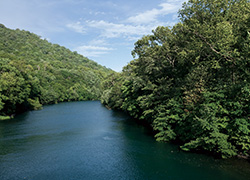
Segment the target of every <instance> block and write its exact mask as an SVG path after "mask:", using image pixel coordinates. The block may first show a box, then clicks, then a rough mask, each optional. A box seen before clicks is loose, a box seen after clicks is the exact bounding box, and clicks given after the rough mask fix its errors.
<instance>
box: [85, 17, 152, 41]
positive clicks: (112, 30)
mask: <svg viewBox="0 0 250 180" xmlns="http://www.w3.org/2000/svg"><path fill="white" fill-rule="evenodd" d="M86 23H87V26H89V27H91V28H96V29H99V30H101V36H102V37H105V38H117V37H121V36H122V37H124V38H130V37H131V36H135V35H136V36H138V35H139V36H142V35H144V34H148V33H149V32H150V31H151V30H152V27H151V26H145V25H144V26H142V25H130V24H116V23H111V22H106V21H103V20H101V21H87V22H86Z"/></svg>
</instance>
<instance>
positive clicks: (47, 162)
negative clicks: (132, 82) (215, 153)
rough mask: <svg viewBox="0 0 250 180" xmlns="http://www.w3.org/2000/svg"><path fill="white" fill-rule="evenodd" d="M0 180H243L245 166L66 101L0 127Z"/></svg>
mask: <svg viewBox="0 0 250 180" xmlns="http://www.w3.org/2000/svg"><path fill="white" fill-rule="evenodd" d="M0 179H1V180H7V179H9V180H15V179H17V180H21V179H30V180H50V179H51V180H64V179H65V180H71V179H75V180H81V179H93V180H99V179H108V180H110V179H114V180H119V179H131V180H133V179H138V180H140V179H143V180H146V179H157V180H159V179H165V180H168V179H169V180H183V179H190V180H196V179H197V180H201V179H202V180H204V179H208V180H209V179H211V180H217V179H218V180H246V179H250V163H249V162H247V161H245V160H239V159H230V160H218V159H214V158H213V157H210V156H206V155H201V154H194V153H186V152H182V151H180V150H179V149H178V147H177V146H176V145H172V144H167V143H160V142H156V141H155V139H154V138H153V137H152V135H151V134H150V132H149V131H148V130H147V128H145V127H142V126H140V125H138V124H136V123H135V122H134V121H133V119H132V118H130V117H129V116H127V115H126V114H124V113H121V112H117V111H112V110H108V109H106V108H105V107H104V106H103V105H101V103H100V102H99V101H85V102H69V103H60V104H56V105H49V106H45V107H44V109H43V110H39V111H31V112H27V113H24V114H21V115H18V116H17V117H15V118H14V119H12V120H8V121H1V122H0Z"/></svg>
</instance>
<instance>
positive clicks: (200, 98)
mask: <svg viewBox="0 0 250 180" xmlns="http://www.w3.org/2000/svg"><path fill="white" fill-rule="evenodd" d="M179 20H180V22H179V23H177V24H176V25H175V26H173V27H158V28H156V29H155V30H153V32H152V34H151V35H147V36H144V37H142V38H141V39H140V40H138V41H137V42H136V43H135V47H134V50H133V52H132V55H133V56H134V58H135V59H134V60H133V61H131V62H130V64H129V65H127V66H126V67H124V69H123V72H122V73H120V74H119V75H114V76H111V77H110V78H109V80H108V81H106V90H105V91H104V94H103V96H102V102H103V103H104V104H106V105H108V106H109V107H111V108H116V109H122V110H124V111H126V112H128V113H129V114H130V115H131V116H133V117H135V118H137V119H139V120H140V121H143V122H147V123H149V124H151V126H152V128H153V130H154V131H155V137H156V139H157V140H158V141H165V142H170V141H171V142H178V143H179V144H180V148H181V149H182V150H185V151H192V150H195V151H205V152H207V153H212V154H214V155H217V156H220V157H223V158H227V157H232V156H236V155H239V154H240V155H245V156H249V154H250V116H249V114H250V102H249V100H250V2H249V0H189V1H188V2H187V3H184V4H183V8H182V9H181V10H179Z"/></svg>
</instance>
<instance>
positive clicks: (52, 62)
mask: <svg viewBox="0 0 250 180" xmlns="http://www.w3.org/2000/svg"><path fill="white" fill-rule="evenodd" d="M113 72H114V71H112V70H111V69H108V68H106V67H103V66H101V65H99V64H97V63H96V62H94V61H92V60H89V59H88V58H86V57H84V56H82V55H80V54H78V53H77V52H72V51H70V50H69V49H67V48H65V47H62V46H59V45H57V44H52V43H49V42H48V41H47V40H44V39H41V37H39V36H38V35H36V34H33V33H30V32H29V31H24V30H19V29H17V30H11V29H8V28H6V27H5V26H4V25H2V24H0V119H1V117H2V118H3V116H7V115H13V114H16V113H19V112H23V111H26V110H29V109H39V108H41V106H42V105H43V104H52V103H57V102H63V101H77V100H93V99H99V97H100V95H101V93H102V87H101V84H102V81H103V80H104V79H105V78H106V77H107V76H108V75H109V74H112V73H113Z"/></svg>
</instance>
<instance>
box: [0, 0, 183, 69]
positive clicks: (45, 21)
mask: <svg viewBox="0 0 250 180" xmlns="http://www.w3.org/2000/svg"><path fill="white" fill-rule="evenodd" d="M184 1H185V0H0V23H2V24H4V25H5V26H6V27H8V28H11V29H16V28H19V29H24V30H28V31H30V32H33V33H35V34H38V35H40V36H41V37H42V38H46V39H47V40H48V41H49V42H51V43H56V44H59V45H62V46H65V47H66V48H69V49H70V50H72V51H77V52H78V53H80V54H82V55H84V56H86V57H88V58H89V59H92V60H94V61H96V62H97V63H99V64H101V65H104V66H106V67H108V68H111V69H113V70H115V71H121V70H122V67H123V66H125V65H127V64H128V63H129V62H130V61H131V60H132V59H133V57H132V56H131V51H132V50H133V47H134V43H135V42H136V41H137V40H138V39H140V38H141V37H142V36H143V35H148V34H150V33H151V31H152V30H153V29H155V28H156V27H157V26H173V25H174V24H175V23H176V22H177V21H178V14H177V12H178V10H179V9H180V8H181V6H182V3H183V2H184Z"/></svg>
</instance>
